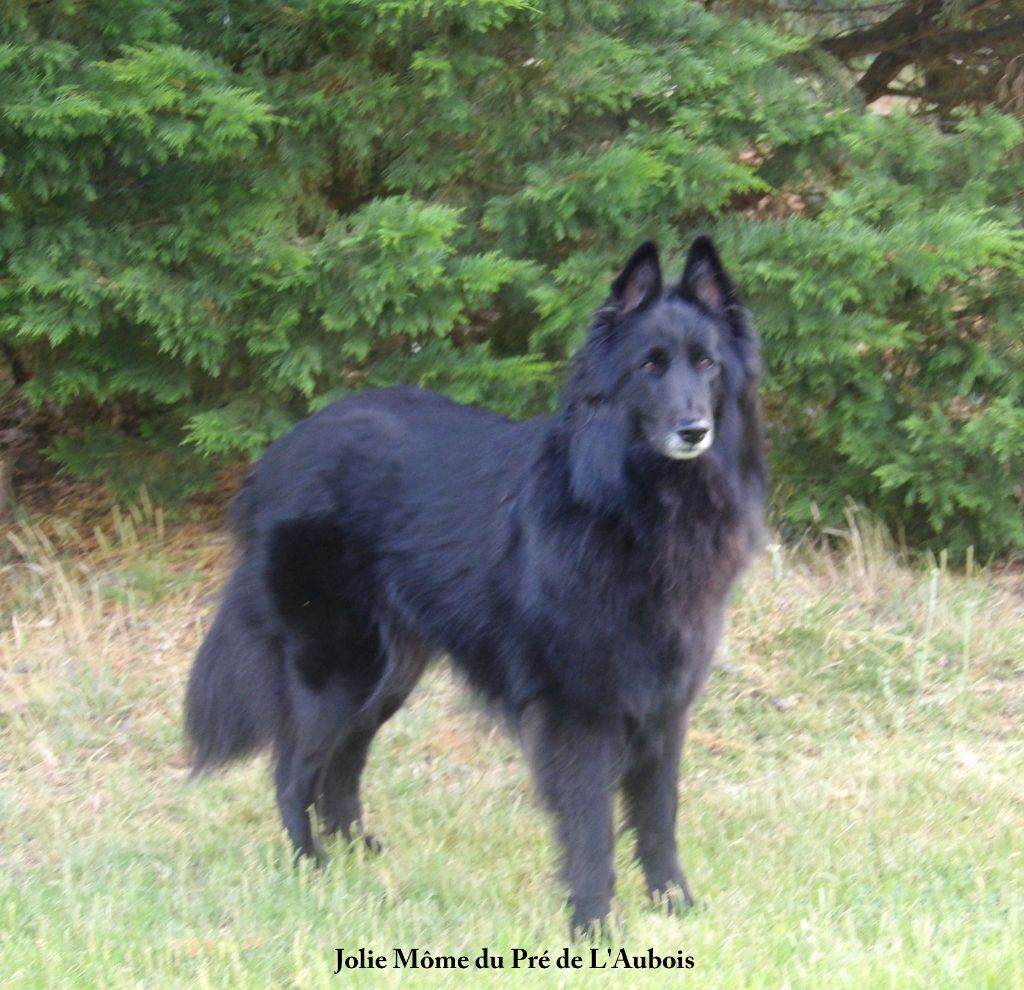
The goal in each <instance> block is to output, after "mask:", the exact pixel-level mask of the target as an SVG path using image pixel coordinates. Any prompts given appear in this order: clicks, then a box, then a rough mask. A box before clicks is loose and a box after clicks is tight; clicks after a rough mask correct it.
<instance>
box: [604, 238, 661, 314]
mask: <svg viewBox="0 0 1024 990" xmlns="http://www.w3.org/2000/svg"><path fill="white" fill-rule="evenodd" d="M659 295H661V265H660V264H659V262H658V249H657V247H656V246H655V244H654V241H645V242H644V243H643V244H641V245H640V247H638V248H637V249H636V251H634V252H633V257H631V258H630V259H629V261H627V262H626V267H625V268H623V269H622V272H621V273H620V274H619V276H618V278H616V279H615V281H614V282H612V300H613V301H614V302H615V303H617V305H618V310H619V313H620V315H622V316H625V315H626V314H627V313H631V312H632V311H633V310H634V309H639V308H640V307H641V306H646V305H647V304H648V303H650V302H653V301H654V300H655V299H657V298H658V296H659Z"/></svg>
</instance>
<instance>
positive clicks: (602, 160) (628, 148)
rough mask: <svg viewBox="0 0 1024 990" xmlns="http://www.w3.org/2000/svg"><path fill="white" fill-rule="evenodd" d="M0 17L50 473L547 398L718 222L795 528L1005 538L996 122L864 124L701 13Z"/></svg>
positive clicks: (4, 280)
mask: <svg viewBox="0 0 1024 990" xmlns="http://www.w3.org/2000/svg"><path fill="white" fill-rule="evenodd" d="M11 6H12V11H11V13H10V16H9V17H7V18H6V20H5V21H4V23H3V24H2V25H0V74H2V76H0V78H2V83H0V343H2V344H3V345H4V347H5V353H7V354H8V356H9V357H11V356H12V355H13V358H12V360H13V363H12V368H16V369H17V373H16V374H15V377H16V378H17V379H18V380H19V381H18V384H19V387H20V388H21V389H22V390H23V392H24V394H25V395H26V396H28V397H29V398H30V399H31V400H32V401H33V402H35V403H37V404H43V403H49V404H53V405H56V406H61V407H64V408H65V409H66V423H67V427H66V435H65V436H64V437H63V438H61V439H60V440H59V442H58V443H57V444H56V446H55V453H56V455H57V457H58V459H59V460H60V461H61V462H62V463H63V464H64V465H65V466H66V467H67V468H68V469H71V470H74V471H76V472H79V473H83V472H84V473H89V474H93V475H99V476H103V477H107V478H110V479H111V480H114V481H116V478H117V476H118V475H122V479H121V481H122V484H124V483H132V484H133V483H135V475H136V474H137V473H138V472H139V471H140V470H141V469H142V466H143V465H144V464H145V463H146V462H148V461H153V462H156V463H158V464H159V463H163V464H164V465H165V467H166V466H168V465H170V469H171V471H172V477H177V478H178V479H185V478H188V479H190V480H189V484H192V483H194V482H195V481H196V480H197V479H199V478H200V475H201V473H202V472H201V470H200V469H199V468H198V467H197V466H195V464H196V463H197V462H196V458H197V457H198V456H199V455H204V456H217V457H225V456H227V457H230V456H245V457H252V456H255V455H256V454H257V453H258V452H259V450H260V449H262V447H263V446H265V444H266V443H267V442H268V441H269V440H271V439H272V438H273V437H274V436H276V435H278V434H279V433H280V432H282V431H283V430H284V429H286V428H287V427H288V425H289V424H291V423H292V422H294V421H295V420H296V419H297V418H299V417H301V416H302V415H305V414H307V413H308V412H309V411H311V410H313V409H316V408H319V407H320V406H322V405H323V404H325V403H326V402H328V401H330V400H331V399H333V398H337V397H338V396H340V395H344V394H346V393H347V392H350V391H353V390H355V389H359V388H365V387H370V386H379V385H388V384H394V383H399V382H407V383H414V384H420V385H424V386H426V387H432V388H440V389H443V390H445V391H447V392H449V393H450V394H452V395H454V396H455V397H457V398H460V399H462V400H464V401H472V402H478V403H481V404H486V405H490V406H493V407H495V408H498V409H500V410H503V411H505V412H508V413H510V414H514V415H527V414H530V413H536V412H538V411H542V410H545V409H549V408H551V406H552V403H553V401H554V397H555V395H556V392H557V384H558V381H559V380H560V378H561V376H562V368H563V365H564V361H565V359H566V357H567V355H568V354H569V353H570V352H571V351H572V350H573V349H574V348H575V346H577V345H578V343H579V341H580V340H581V338H582V336H583V334H584V332H585V330H586V325H587V321H588V315H589V313H590V311H591V310H592V309H593V307H594V306H596V305H597V304H598V303H599V302H600V301H601V300H602V298H603V297H604V294H605V292H606V291H607V285H608V283H609V280H610V277H611V275H612V273H613V272H614V270H615V268H616V266H617V265H619V264H621V262H622V260H623V259H624V258H625V257H626V256H627V255H628V253H629V252H630V251H631V250H632V249H633V247H635V245H636V244H637V243H638V242H639V241H640V240H642V239H644V238H646V237H657V238H658V239H659V241H660V242H661V243H662V245H663V248H664V250H665V251H666V253H667V254H669V255H674V256H675V257H677V258H679V257H680V255H681V253H682V251H683V250H684V248H685V245H686V242H687V241H688V240H689V238H690V237H691V236H692V234H693V233H694V232H696V231H698V230H702V229H704V230H707V229H710V230H711V231H712V232H714V233H716V234H717V235H718V236H720V237H721V238H722V240H723V250H724V253H725V255H726V257H727V260H728V261H729V263H730V264H732V265H733V266H734V267H737V268H738V273H739V275H740V276H741V278H742V281H743V283H744V284H745V286H746V287H747V288H748V291H749V292H750V295H751V301H752V303H753V308H754V309H755V311H756V312H757V314H758V316H759V318H760V320H761V322H762V324H763V328H764V331H765V336H766V342H767V348H766V354H767V358H768V362H769V369H770V374H769V376H768V380H767V392H768V399H769V407H770V412H771V424H772V435H771V440H772V448H773V449H772V456H773V462H774V463H773V467H774V474H775V477H776V479H777V487H778V498H777V506H778V509H779V512H780V514H781V517H782V518H783V519H784V520H786V521H787V523H788V524H790V525H797V526H801V525H805V524H806V523H807V522H808V521H811V520H813V519H815V518H818V519H821V520H822V521H824V522H825V523H827V524H829V523H833V522H835V521H837V520H839V519H841V518H842V512H843V511H844V509H845V504H846V501H847V500H848V499H855V500H857V501H859V502H863V503H864V504H866V505H868V506H869V507H870V508H872V509H873V510H874V511H875V512H876V513H877V514H878V515H880V516H881V517H882V518H883V519H884V520H885V521H886V522H887V523H889V524H890V525H892V526H894V527H897V528H901V529H902V530H903V531H904V532H905V533H906V535H907V538H908V539H909V540H912V541H914V542H918V543H935V544H937V545H943V546H945V545H951V546H952V547H954V548H963V547H965V546H967V545H969V544H972V543H973V544H974V545H975V547H976V549H977V550H978V551H979V552H1001V551H1005V550H1008V549H1012V548H1020V547H1024V523H1022V521H1021V511H1020V510H1021V505H1020V499H1021V493H1020V491H1019V489H1018V488H1015V485H1018V486H1019V484H1020V477H1021V474H1022V472H1021V464H1020V457H1021V455H1020V450H1021V448H1022V423H1021V398H1022V396H1021V389H1022V382H1024V371H1022V367H1024V357H1022V354H1021V348H1020V345H1019V343H1018V342H1017V341H1016V339H1015V334H1014V333H1013V329H1014V326H1015V315H1014V314H1015V311H1016V309H1017V305H1016V304H1017V300H1018V299H1019V298H1020V295H1021V290H1022V288H1024V286H1022V284H1021V280H1022V257H1024V243H1022V240H1021V236H1020V214H1019V210H1020V202H1019V189H1020V188H1021V178H1022V176H1021V165H1020V161H1021V159H1020V155H1021V146H1022V142H1021V133H1020V128H1019V126H1018V125H1017V124H1016V123H1015V122H1014V121H1013V120H1011V119H1009V118H1006V117H1001V116H998V115H996V114H994V113H988V114H982V115H979V116H976V117H971V118H965V119H964V120H963V121H962V122H961V123H960V126H959V128H958V129H957V130H955V131H953V130H950V129H948V128H947V129H946V130H945V131H941V130H938V129H936V128H933V127H932V126H930V125H929V124H928V123H926V122H920V121H913V120H908V119H903V118H899V117H879V116H874V115H870V114H865V113H863V112H862V111H859V110H857V109H856V108H853V107H851V106H849V105H847V104H846V103H845V102H843V101H842V100H841V99H839V98H837V97H836V96H835V95H834V92H833V89H834V87H833V86H832V82H831V81H830V78H829V77H827V76H826V75H824V74H823V75H821V76H820V77H816V76H814V75H813V74H811V73H809V72H808V70H807V69H806V68H804V69H802V70H801V71H800V73H799V74H798V73H797V70H795V69H793V68H792V66H793V65H795V64H796V61H795V60H796V59H797V58H800V59H801V60H802V61H806V59H804V58H803V55H804V52H803V49H804V47H805V45H806V42H805V40H804V39H803V38H801V37H799V36H798V35H795V34H783V33H780V32H779V31H778V30H776V29H773V28H770V27H766V26H763V25H759V24H756V23H753V22H751V21H750V20H748V19H745V18H742V17H737V18H734V19H730V20H726V19H721V18H719V17H716V16H713V15H712V14H710V13H708V12H707V11H705V10H704V8H703V5H700V4H696V3H685V2H683V3H678V4H664V3H661V2H657V0H643V2H635V3H629V4H626V3H616V2H610V0H587V2H580V3H575V2H574V3H572V4H569V3H564V2H563V3H558V2H550V3H547V2H543V3H540V2H534V3H528V2H525V0H394V2H388V3H380V2H370V0H297V2H294V3H291V4H288V5H281V4H276V3H270V2H268V0H233V2H232V3H231V4H230V5H228V6H225V5H223V4H204V3H199V4H182V3H178V2H173V0H161V2H147V3H141V2H140V0H105V2H103V3H90V4H85V3H80V2H76V0H61V2H52V0H51V2H47V0H44V2H41V3H33V4H31V5H29V4H17V3H16V4H14V5H11ZM680 262H681V258H680ZM677 263H679V262H677ZM86 424H88V426H89V429H88V430H86V428H85V427H86ZM118 436H121V437H124V442H125V444H126V446H124V447H123V448H122V449H123V456H122V457H120V458H118V457H117V456H116V453H115V451H116V449H117V444H116V443H115V441H116V439H117V437H118ZM160 438H164V439H162V440H161V439H160ZM168 438H173V439H168ZM182 438H184V441H185V443H186V446H185V447H183V448H178V447H175V454H174V457H173V458H170V459H168V458H164V457H163V456H162V454H160V455H157V454H156V452H155V451H154V456H153V457H149V458H142V457H141V456H140V452H141V451H142V450H143V449H144V448H146V447H147V445H152V446H154V447H160V448H164V447H166V445H167V443H171V444H172V445H177V444H178V443H179V442H180V441H181V439H182ZM112 445H113V446H112ZM190 458H191V459H192V460H191V465H190ZM129 462H130V470H123V469H122V468H128V466H129ZM945 465H949V466H950V467H952V468H953V469H952V470H951V469H950V467H947V469H946V470H945V471H943V470H941V468H942V467H943V466H945ZM126 479H127V480H126ZM150 486H151V487H153V483H152V481H151V482H150ZM182 487H185V486H184V485H183V486H182Z"/></svg>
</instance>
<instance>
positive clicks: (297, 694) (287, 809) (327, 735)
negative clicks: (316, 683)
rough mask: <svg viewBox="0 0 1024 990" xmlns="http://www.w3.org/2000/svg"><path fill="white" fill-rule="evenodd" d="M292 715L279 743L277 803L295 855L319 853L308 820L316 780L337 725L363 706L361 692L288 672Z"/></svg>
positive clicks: (331, 744)
mask: <svg viewBox="0 0 1024 990" xmlns="http://www.w3.org/2000/svg"><path fill="white" fill-rule="evenodd" d="M289 700H290V702H291V713H290V716H291V717H290V721H289V723H288V726H287V730H286V732H285V734H284V735H283V737H282V738H281V740H280V741H279V744H278V747H277V765H276V767H275V771H274V780H275V783H276V786H277V804H278V808H279V810H280V812H281V820H282V821H283V822H284V826H285V829H286V830H287V832H288V837H289V838H290V839H291V841H292V845H293V847H294V848H295V855H296V856H297V857H298V856H314V857H316V858H317V859H321V858H322V856H321V851H320V849H319V846H318V844H317V837H316V836H315V835H314V832H313V828H312V824H311V822H310V816H309V812H310V809H311V808H312V807H313V805H314V803H315V800H316V795H317V786H318V782H319V780H320V777H321V774H322V770H323V767H324V764H325V763H326V762H327V760H328V758H329V756H330V754H331V752H332V749H333V747H334V744H335V740H336V739H337V737H338V732H339V726H343V725H347V724H350V723H351V722H352V721H353V720H354V719H355V717H356V713H357V712H358V711H359V708H360V700H359V696H358V694H356V693H355V692H353V691H352V689H351V688H350V687H349V686H347V685H345V684H343V683H338V682H332V683H328V684H326V685H323V686H322V687H318V688H311V687H309V686H308V685H306V684H303V683H301V681H300V679H299V678H298V677H296V676H292V677H291V678H290V683H289Z"/></svg>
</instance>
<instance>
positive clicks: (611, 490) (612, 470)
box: [569, 403, 629, 510]
mask: <svg viewBox="0 0 1024 990" xmlns="http://www.w3.org/2000/svg"><path fill="white" fill-rule="evenodd" d="M577 415H578V416H579V417H580V421H579V422H578V423H577V424H576V427H575V429H574V430H573V432H572V434H571V436H570V439H569V472H570V484H571V487H572V494H573V497H574V498H575V499H576V501H577V502H582V503H583V504H584V505H587V506H589V507H590V508H592V509H598V510H608V509H614V508H617V507H619V506H621V505H622V503H623V500H624V497H625V484H626V449H627V447H628V445H629V438H628V434H627V431H626V422H625V417H624V415H623V414H622V412H621V411H619V410H617V409H615V408H614V407H613V406H611V405H610V404H607V403H593V404H587V406H585V407H584V408H582V409H579V410H578V411H577Z"/></svg>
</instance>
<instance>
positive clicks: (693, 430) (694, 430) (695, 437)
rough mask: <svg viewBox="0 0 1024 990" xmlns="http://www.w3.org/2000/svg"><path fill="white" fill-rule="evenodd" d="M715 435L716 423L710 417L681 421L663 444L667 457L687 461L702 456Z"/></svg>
mask: <svg viewBox="0 0 1024 990" xmlns="http://www.w3.org/2000/svg"><path fill="white" fill-rule="evenodd" d="M714 435H715V424H714V423H712V422H711V420H709V419H695V420H692V421H690V422H686V423H680V424H679V426H677V427H676V428H675V430H674V431H673V432H672V433H669V434H668V435H667V436H666V437H665V440H664V443H663V444H662V451H663V453H664V454H665V456H666V457H671V458H672V459H673V460H676V461H687V460H690V459H691V458H693V457H700V455H701V454H703V453H704V451H705V450H707V449H708V447H710V446H711V443H712V441H713V440H714Z"/></svg>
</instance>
